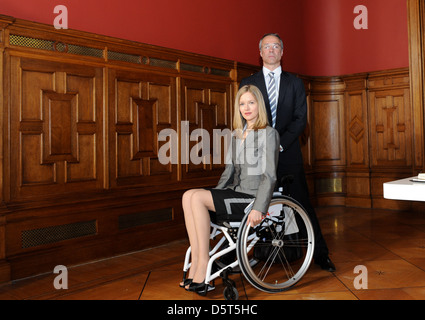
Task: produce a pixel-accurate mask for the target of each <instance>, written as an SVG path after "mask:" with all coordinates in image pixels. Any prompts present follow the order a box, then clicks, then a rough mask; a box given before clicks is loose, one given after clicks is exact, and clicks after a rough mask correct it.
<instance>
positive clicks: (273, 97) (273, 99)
mask: <svg viewBox="0 0 425 320" xmlns="http://www.w3.org/2000/svg"><path fill="white" fill-rule="evenodd" d="M269 77H270V79H269V89H268V90H267V94H268V95H269V101H270V111H271V113H272V126H273V127H275V125H276V105H277V92H276V81H275V79H274V72H270V73H269Z"/></svg>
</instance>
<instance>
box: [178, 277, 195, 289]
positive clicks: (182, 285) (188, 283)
mask: <svg viewBox="0 0 425 320" xmlns="http://www.w3.org/2000/svg"><path fill="white" fill-rule="evenodd" d="M192 280H193V279H184V280H183V284H179V286H180V288H185V287H187V286H189V285H190V284H191V283H192Z"/></svg>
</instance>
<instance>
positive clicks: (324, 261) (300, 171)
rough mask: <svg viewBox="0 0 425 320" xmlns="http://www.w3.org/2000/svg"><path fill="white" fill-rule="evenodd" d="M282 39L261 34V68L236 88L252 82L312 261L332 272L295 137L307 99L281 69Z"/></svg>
mask: <svg viewBox="0 0 425 320" xmlns="http://www.w3.org/2000/svg"><path fill="white" fill-rule="evenodd" d="M282 55H283V42H282V39H281V38H280V36H279V35H278V34H276V33H269V34H266V35H264V36H263V37H262V38H261V40H260V56H261V58H262V60H263V69H262V70H261V71H259V72H257V73H255V74H253V75H251V76H249V77H247V78H245V79H243V80H242V81H241V83H240V87H242V86H244V85H247V84H252V85H255V86H257V87H258V88H259V89H260V90H261V92H262V94H263V96H264V101H265V103H266V108H267V113H268V117H269V123H270V125H271V126H272V127H274V128H275V129H276V130H277V131H278V132H279V135H280V153H279V163H278V169H277V178H278V181H280V180H281V178H282V177H284V176H287V175H291V176H293V178H294V179H293V182H292V184H291V185H290V192H291V197H293V198H294V199H295V200H297V201H298V202H299V203H300V204H301V205H302V206H303V207H304V209H305V210H306V211H307V213H308V215H309V217H310V220H311V222H312V224H313V229H314V234H315V240H316V243H315V250H314V255H313V258H314V262H315V263H316V264H318V265H319V266H320V267H321V268H322V269H323V270H328V271H331V272H333V271H335V266H334V264H333V263H332V261H331V260H330V259H329V250H328V247H327V245H326V242H325V239H324V238H323V235H322V231H321V229H320V225H319V221H318V219H317V216H316V213H315V211H314V208H313V206H312V205H311V203H310V199H309V194H308V186H307V181H306V177H305V172H304V163H303V158H302V153H301V145H300V142H299V136H300V135H301V133H302V132H303V131H304V128H305V126H306V123H307V101H306V97H305V89H304V84H303V82H302V80H301V79H299V78H297V77H296V76H294V75H292V74H290V73H287V72H285V71H282V67H281V59H282Z"/></svg>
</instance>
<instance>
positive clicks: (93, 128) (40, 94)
mask: <svg viewBox="0 0 425 320" xmlns="http://www.w3.org/2000/svg"><path fill="white" fill-rule="evenodd" d="M102 103H103V102H102V71H101V70H100V69H96V68H89V67H82V66H78V65H71V64H66V63H56V62H49V61H39V60H33V59H27V58H18V57H11V109H10V118H11V121H10V159H11V162H10V197H11V198H12V199H16V198H19V197H25V196H47V195H49V194H59V193H61V192H64V191H83V190H93V189H100V188H102V187H103V164H102V153H103V144H102V107H101V106H102Z"/></svg>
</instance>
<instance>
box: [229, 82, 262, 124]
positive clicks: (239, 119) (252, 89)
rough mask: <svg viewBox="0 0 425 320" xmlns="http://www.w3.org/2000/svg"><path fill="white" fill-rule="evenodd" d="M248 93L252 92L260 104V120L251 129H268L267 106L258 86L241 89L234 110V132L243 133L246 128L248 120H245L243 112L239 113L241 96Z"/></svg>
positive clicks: (247, 86)
mask: <svg viewBox="0 0 425 320" xmlns="http://www.w3.org/2000/svg"><path fill="white" fill-rule="evenodd" d="M247 92H250V93H251V94H252V95H253V96H254V98H255V100H256V101H257V103H258V118H257V121H256V122H255V123H254V126H253V127H252V128H251V129H253V130H258V129H264V128H265V127H267V125H268V124H269V122H268V118H267V111H266V105H265V103H264V98H263V94H262V93H261V91H260V89H258V88H257V87H256V86H253V85H246V86H243V87H242V88H240V89H239V91H238V93H237V94H236V98H235V109H234V116H233V130H236V131H242V130H243V128H244V127H245V124H246V120H245V119H244V117H243V116H242V114H241V112H240V111H239V101H240V99H241V96H242V95H243V94H245V93H247Z"/></svg>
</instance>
